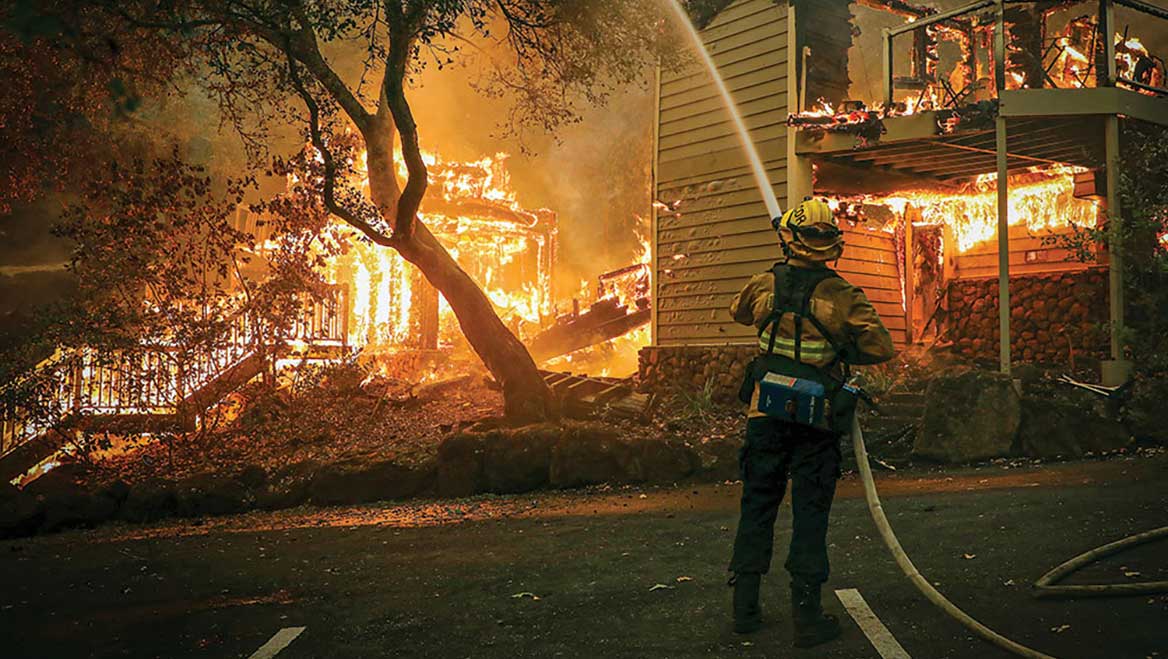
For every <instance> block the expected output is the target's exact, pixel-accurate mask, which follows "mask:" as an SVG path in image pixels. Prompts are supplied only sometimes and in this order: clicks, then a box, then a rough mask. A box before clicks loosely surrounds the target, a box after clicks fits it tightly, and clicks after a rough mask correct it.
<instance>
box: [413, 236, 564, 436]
mask: <svg viewBox="0 0 1168 659" xmlns="http://www.w3.org/2000/svg"><path fill="white" fill-rule="evenodd" d="M397 250H398V252H399V253H400V254H401V255H402V258H404V259H405V260H407V261H409V262H410V263H412V264H414V265H415V266H417V268H418V269H419V270H421V271H422V274H423V275H425V277H426V279H427V280H428V281H429V282H430V284H431V285H432V286H434V288H436V289H438V290H439V291H440V292H441V293H442V295H443V296H444V297H445V298H446V301H447V303H449V304H450V308H451V309H452V310H453V311H454V315H455V316H456V317H457V318H458V324H459V327H461V328H462V333H463V335H465V336H466V339H467V341H469V342H470V345H471V347H472V348H473V349H474V351H475V352H476V353H477V354H478V356H479V358H480V359H482V360H483V364H485V365H486V367H487V370H489V371H490V372H491V374H492V375H494V376H495V378H496V379H497V380H498V381H499V383H500V384H502V386H503V405H504V412H505V414H506V415H507V416H510V417H516V418H525V419H546V418H549V417H553V416H555V409H554V405H553V400H552V395H551V390H550V389H549V388H548V386H547V384H546V383H545V382H544V381H543V378H542V377H540V375H539V371H538V370H537V369H536V366H535V360H533V359H532V358H531V354H530V353H529V352H528V351H527V347H526V346H524V345H523V344H522V343H520V341H519V339H518V338H516V337H515V335H514V334H513V333H512V332H511V330H510V329H508V328H507V326H506V325H504V324H503V321H502V320H501V319H500V318H499V315H498V314H497V313H495V308H494V306H492V304H491V301H490V299H489V298H487V296H486V294H485V293H483V291H482V289H481V288H480V287H479V285H478V284H477V283H476V282H475V281H474V279H472V278H471V276H470V275H468V274H467V273H466V271H465V270H463V269H462V267H461V266H459V265H458V262H456V261H455V260H454V258H453V257H451V256H450V253H449V252H447V251H446V249H445V248H444V247H443V246H442V244H441V243H439V242H438V240H437V238H435V237H434V234H432V233H430V230H429V229H428V228H426V225H425V224H423V223H421V222H418V223H417V224H416V226H415V228H414V233H413V235H412V236H411V237H410V240H409V241H407V242H405V243H403V244H401V245H399V246H398V247H397Z"/></svg>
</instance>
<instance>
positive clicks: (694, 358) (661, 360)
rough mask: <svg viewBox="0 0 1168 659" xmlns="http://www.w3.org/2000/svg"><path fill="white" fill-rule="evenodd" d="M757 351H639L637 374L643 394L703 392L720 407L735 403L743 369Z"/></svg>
mask: <svg viewBox="0 0 1168 659" xmlns="http://www.w3.org/2000/svg"><path fill="white" fill-rule="evenodd" d="M757 354H758V348H757V347H755V346H752V345H744V346H728V345H723V346H684V347H681V346H678V347H653V346H648V347H645V348H642V349H641V352H640V355H639V360H638V362H639V368H638V374H639V376H640V381H641V384H642V387H643V388H644V389H645V390H646V391H655V392H670V391H689V392H695V391H703V390H704V388H705V386H706V383H707V382H708V383H709V385H710V389H711V397H712V398H713V400H715V401H717V402H720V403H729V402H732V401H734V400H737V397H738V387H739V385H740V384H742V375H743V373H745V372H746V365H747V364H748V363H749V362H750V360H752V359H754V357H755V355H757Z"/></svg>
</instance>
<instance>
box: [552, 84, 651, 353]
mask: <svg viewBox="0 0 1168 659" xmlns="http://www.w3.org/2000/svg"><path fill="white" fill-rule="evenodd" d="M660 142H661V62H657V68H656V69H654V70H653V140H652V143H653V146H652V149H653V159H652V161H651V162H652V166H651V168H650V170H649V258H650V261H651V262H652V268H651V270H650V272H649V345H651V346H654V347H655V346H656V345H657V338H658V337H657V333H658V331H659V330H658V327H657V309H658V308H659V307H660V306H661V295H660V294H659V291H660V289H661V270H660V268H659V267H658V262H659V259H658V253H659V252H660V251H661V248H660V246H659V245H658V240H657V236H658V234H660V233H661V219H660V217H659V216H658V212H657V199H658V195H659V193H660V191H659V190H658V189H657V183H658V172H657V165H658V162H659V159H658V156H659V155H660ZM573 303H575V300H573Z"/></svg>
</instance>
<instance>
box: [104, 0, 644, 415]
mask: <svg viewBox="0 0 1168 659" xmlns="http://www.w3.org/2000/svg"><path fill="white" fill-rule="evenodd" d="M86 4H88V5H89V6H93V3H86ZM100 6H101V7H102V8H103V9H104V11H105V16H106V17H107V18H108V19H110V20H119V21H121V22H122V23H123V24H124V26H125V27H126V29H128V30H130V31H131V32H132V33H134V34H141V33H148V34H150V35H152V37H158V36H159V35H162V36H164V37H165V38H166V39H168V40H170V42H172V43H174V44H177V45H176V47H175V48H176V50H177V51H181V52H183V53H189V54H191V55H193V56H195V57H196V58H197V59H198V66H197V67H194V69H193V70H195V71H196V72H197V73H196V76H197V77H198V78H199V80H200V81H201V82H202V83H203V84H205V86H206V87H207V89H208V90H209V91H210V92H211V93H212V94H214V95H215V97H216V98H217V100H218V101H219V105H220V107H221V109H222V111H223V113H224V115H225V116H226V117H227V118H228V119H229V120H230V121H231V122H232V123H233V124H234V126H235V128H236V129H237V131H238V132H239V134H240V135H241V136H242V137H243V139H244V141H245V143H246V144H247V145H248V146H249V148H250V149H251V151H252V152H253V154H255V155H257V156H259V155H261V154H263V152H264V147H265V136H266V131H267V130H268V129H269V127H270V126H271V125H273V123H274V122H276V121H289V122H298V123H299V125H301V126H303V127H304V128H305V133H306V134H307V137H308V140H309V141H310V142H311V144H312V145H313V147H314V149H315V151H316V153H317V155H318V158H319V163H318V173H319V176H318V177H317V178H316V180H314V181H313V185H314V186H315V189H316V190H317V192H318V193H319V198H318V200H317V202H318V203H319V204H320V205H321V206H322V207H323V208H324V209H326V210H327V211H328V212H329V213H330V214H331V215H333V216H335V217H336V218H339V219H340V220H342V221H344V222H346V223H348V224H349V225H351V226H352V227H355V228H356V229H357V230H359V231H360V232H361V233H362V234H363V235H364V237H365V238H366V239H368V240H370V241H372V242H373V243H375V244H377V245H380V246H384V247H386V248H390V249H395V250H397V251H398V252H399V253H400V254H401V256H402V257H403V258H404V259H405V260H407V261H408V262H410V263H412V264H414V265H415V266H416V267H418V269H419V270H420V271H421V272H422V274H423V275H424V276H425V277H426V279H427V280H428V281H429V282H430V283H431V284H432V285H433V286H435V288H437V289H438V290H439V291H440V292H441V293H442V294H443V296H444V297H445V298H446V300H447V301H448V303H449V304H450V306H451V309H452V310H453V311H454V314H455V316H456V317H457V318H458V321H459V324H460V326H461V328H462V330H463V333H464V335H465V336H466V337H467V340H468V342H469V343H470V345H471V347H472V348H473V349H474V350H475V352H476V353H477V354H478V355H479V357H480V358H481V359H482V361H483V362H484V364H485V365H486V367H487V368H488V369H489V370H490V372H491V373H492V374H493V375H494V376H495V377H496V379H497V380H498V381H499V382H500V384H501V386H502V388H503V393H504V397H505V401H506V402H505V411H506V413H507V414H508V415H511V416H516V417H524V418H543V417H547V416H549V415H553V414H554V413H555V411H554V409H553V405H552V398H551V395H550V392H549V390H548V388H547V386H546V385H545V384H544V382H543V381H542V379H541V378H540V376H539V374H538V371H537V369H536V367H535V363H534V361H533V360H532V358H531V357H530V355H529V354H528V353H527V350H526V348H525V347H524V346H523V345H522V343H520V342H519V340H518V339H517V338H516V337H515V336H514V335H513V334H512V333H511V331H510V330H509V329H508V328H507V327H506V326H505V325H504V324H503V322H502V321H501V320H500V319H499V318H498V316H497V315H496V313H495V310H494V308H493V307H492V305H491V303H490V301H489V299H488V298H487V297H486V295H485V294H484V293H483V292H482V291H481V289H480V288H479V286H478V285H477V284H476V283H475V282H474V280H473V279H472V278H471V277H470V276H469V275H468V274H467V273H466V272H464V271H463V270H462V268H460V267H459V265H458V264H457V262H455V260H454V259H453V258H452V257H451V256H450V255H449V254H448V253H447V251H446V250H445V249H444V248H443V246H442V245H441V244H440V243H439V242H438V240H437V239H436V238H435V237H434V235H433V234H432V233H431V232H430V231H429V229H428V228H427V227H426V226H425V224H424V223H422V222H420V221H419V219H418V216H417V212H418V207H419V204H420V203H421V201H422V198H423V196H424V194H425V192H426V188H427V184H428V175H427V171H426V165H425V163H424V162H423V160H422V154H421V150H420V148H419V131H418V126H417V122H416V121H415V117H414V116H413V113H412V111H411V108H410V104H409V101H408V98H407V97H408V88H409V85H410V83H411V82H412V81H413V80H414V79H415V78H416V77H417V76H419V75H420V74H421V72H422V70H423V69H424V68H425V66H427V65H437V66H444V65H446V64H449V63H451V62H453V61H454V60H453V58H454V57H456V56H460V55H459V53H461V52H462V51H461V48H462V46H461V45H460V44H466V43H470V42H472V41H474V40H475V39H476V38H477V39H488V38H491V35H492V34H494V33H501V35H502V36H501V40H502V41H503V42H504V43H505V44H506V45H507V46H508V52H509V53H511V55H512V56H513V58H512V61H511V62H510V63H507V64H508V65H500V66H499V67H497V69H496V71H495V75H494V76H493V77H492V79H491V80H490V81H489V82H488V83H487V85H486V90H487V91H488V92H489V93H506V94H511V95H513V96H514V97H515V98H516V99H517V101H518V105H517V111H516V113H515V114H514V115H513V120H514V124H515V125H516V126H517V127H519V128H523V127H525V126H539V127H544V128H550V127H554V126H555V125H558V124H560V123H562V122H565V121H571V120H572V119H573V118H574V117H575V114H574V108H575V107H576V104H577V103H579V102H600V101H602V100H603V99H604V98H605V96H606V94H607V93H608V92H609V91H610V90H611V89H612V88H613V86H615V85H619V84H624V83H627V82H630V81H633V80H636V79H639V78H641V77H642V76H643V73H644V72H645V71H646V70H647V67H646V66H645V65H646V64H647V63H649V60H648V58H650V57H651V56H653V55H654V54H655V51H654V48H655V47H656V46H655V45H656V44H658V43H659V42H660V41H659V40H658V39H657V37H658V36H659V31H655V30H653V29H651V28H652V26H654V25H661V20H660V17H659V16H658V15H657V9H656V5H654V4H653V3H650V2H647V1H646V2H641V1H640V0H632V1H630V0H602V1H595V0H556V1H552V2H547V1H539V0H402V1H397V2H380V1H377V0H355V1H352V2H311V1H309V0H280V1H275V2H263V1H258V0H174V1H171V2H163V3H159V2H153V1H150V2H147V1H144V0H143V1H141V2H133V1H130V2H124V1H114V0H107V2H105V3H100ZM111 38H115V37H113V35H111ZM353 44H360V48H361V50H362V51H363V55H364V66H363V67H362V70H361V72H360V76H359V79H357V80H355V81H354V80H347V79H346V76H345V75H344V72H343V71H342V69H341V68H340V67H338V66H337V64H336V63H335V62H334V61H332V60H331V59H330V54H331V53H332V52H333V51H336V50H340V49H344V48H346V47H350V48H351V47H352V46H353ZM371 79H374V80H378V82H376V84H372V85H369V84H368V81H369V80H371ZM368 92H371V93H368ZM290 100H296V101H298V104H297V105H292V104H290V103H289V101H290ZM350 131H351V133H352V135H353V136H355V137H356V138H357V139H358V140H359V142H360V145H361V146H363V148H364V150H365V152H366V154H367V168H368V175H369V187H370V197H371V199H369V200H366V199H364V198H362V195H361V194H360V193H359V192H357V191H356V190H354V189H353V188H352V187H351V186H349V185H347V183H346V180H345V179H346V174H347V173H348V172H349V170H350V164H349V163H350V159H349V158H348V155H349V154H345V153H343V151H344V148H345V147H344V145H345V144H346V143H347V141H346V136H347V135H348V134H349V133H350ZM395 138H396V139H398V140H400V143H401V156H400V157H401V158H402V159H403V160H404V164H405V168H406V171H407V173H408V174H407V176H406V178H405V181H404V182H400V181H399V180H398V177H397V174H396V172H397V166H396V165H397V163H396V162H395V160H396V158H397V156H396V155H395V152H394V148H393V145H394V140H395Z"/></svg>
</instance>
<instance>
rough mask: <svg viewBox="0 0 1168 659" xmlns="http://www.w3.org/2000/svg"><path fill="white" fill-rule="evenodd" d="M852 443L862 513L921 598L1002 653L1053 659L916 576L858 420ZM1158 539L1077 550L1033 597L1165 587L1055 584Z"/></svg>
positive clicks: (1143, 536) (1165, 531) (1159, 532)
mask: <svg viewBox="0 0 1168 659" xmlns="http://www.w3.org/2000/svg"><path fill="white" fill-rule="evenodd" d="M852 444H853V446H854V450H855V453H856V464H857V466H858V467H859V469H860V479H861V480H862V481H863V484H864V498H865V499H866V500H867V502H868V511H869V512H870V513H871V514H872V521H873V522H875V524H876V529H877V530H878V531H879V532H880V538H881V539H882V540H883V541H884V545H885V546H886V547H888V551H889V552H891V553H892V557H893V558H894V559H895V560H896V564H897V565H898V566H900V569H901V571H902V572H904V575H905V576H906V577H908V579H909V581H911V582H912V584H913V586H915V587H916V589H917V590H919V591H920V592H921V594H922V595H924V596H925V599H927V600H929V601H930V602H931V603H933V604H934V605H936V606H937V607H938V608H940V609H941V610H942V611H944V612H945V613H946V614H948V615H949V616H950V617H952V618H953V619H955V620H957V621H958V622H960V623H961V624H962V625H965V627H966V628H967V629H969V630H970V631H972V632H973V633H974V634H977V635H978V636H980V637H981V638H982V639H984V640H986V641H989V642H990V643H993V644H994V645H996V646H998V647H1000V648H1002V649H1003V650H1006V651H1007V652H1010V653H1013V654H1015V655H1018V656H1020V657H1034V658H1036V659H1054V657H1052V656H1051V655H1048V654H1043V653H1042V652H1039V651H1037V650H1034V649H1032V648H1028V647H1026V646H1025V645H1022V644H1021V643H1018V642H1016V641H1012V640H1010V639H1008V638H1006V637H1005V636H1002V635H1001V634H999V633H997V632H995V631H994V630H992V629H990V628H989V627H986V626H985V625H983V624H981V623H980V622H978V621H977V620H975V619H974V618H973V617H972V616H970V615H969V614H968V613H966V612H964V611H962V610H961V609H959V608H958V607H957V605H955V604H953V602H950V601H949V599H948V598H946V597H945V596H944V595H942V594H941V593H940V591H938V590H937V589H936V588H934V587H933V584H931V583H929V580H928V579H926V578H925V577H924V576H922V575H921V573H920V571H919V570H917V568H916V566H915V565H913V562H912V560H911V559H909V557H908V554H906V553H904V548H903V547H901V546H900V541H899V540H897V539H896V534H895V533H893V531H892V526H891V525H889V523H888V518H887V517H886V516H885V515H884V507H883V506H882V505H881V504H880V495H879V494H877V493H876V484H875V482H874V481H873V480H872V468H871V467H870V466H869V465H868V451H867V449H865V447H864V432H863V430H861V429H860V421H859V419H858V418H855V419H853V420H852ZM1164 537H1168V526H1165V527H1161V528H1158V529H1154V530H1152V531H1147V532H1144V533H1139V534H1136V535H1133V536H1129V537H1127V538H1124V539H1122V540H1119V541H1116V542H1112V543H1109V544H1106V545H1103V546H1102V547H1099V548H1097V549H1093V550H1091V551H1089V552H1086V553H1084V554H1080V555H1079V556H1076V557H1075V558H1072V559H1071V560H1069V561H1067V562H1065V563H1063V564H1062V565H1060V566H1058V567H1056V568H1055V569H1053V570H1051V571H1050V572H1047V573H1046V574H1045V575H1043V576H1042V577H1041V578H1040V579H1039V580H1038V581H1037V582H1035V584H1034V586H1035V589H1036V591H1037V593H1036V594H1037V595H1038V596H1039V597H1058V596H1071V597H1074V596H1108V595H1136V594H1147V593H1158V592H1165V591H1168V581H1147V582H1142V583H1129V584H1093V585H1083V586H1070V585H1068V586H1059V585H1055V582H1057V581H1059V580H1060V579H1062V578H1063V577H1065V576H1067V575H1068V574H1070V573H1072V572H1074V571H1075V570H1077V569H1079V568H1081V567H1083V566H1084V565H1087V564H1088V563H1092V562H1094V561H1097V560H1099V559H1101V558H1104V557H1106V556H1110V555H1112V554H1115V553H1117V552H1119V551H1122V550H1124V549H1127V548H1129V547H1133V546H1135V545H1138V544H1143V543H1145V542H1151V541H1153V540H1158V539H1160V538H1164Z"/></svg>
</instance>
